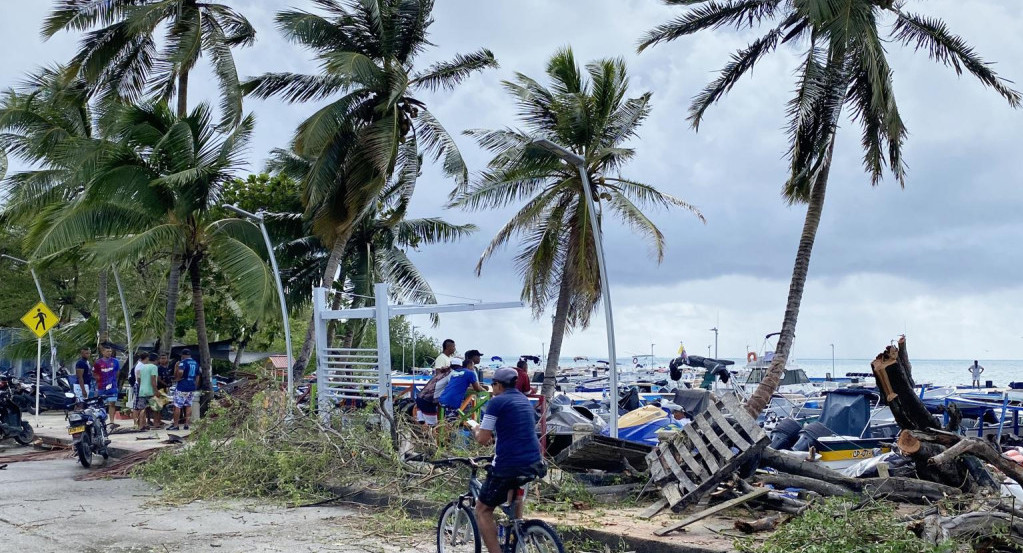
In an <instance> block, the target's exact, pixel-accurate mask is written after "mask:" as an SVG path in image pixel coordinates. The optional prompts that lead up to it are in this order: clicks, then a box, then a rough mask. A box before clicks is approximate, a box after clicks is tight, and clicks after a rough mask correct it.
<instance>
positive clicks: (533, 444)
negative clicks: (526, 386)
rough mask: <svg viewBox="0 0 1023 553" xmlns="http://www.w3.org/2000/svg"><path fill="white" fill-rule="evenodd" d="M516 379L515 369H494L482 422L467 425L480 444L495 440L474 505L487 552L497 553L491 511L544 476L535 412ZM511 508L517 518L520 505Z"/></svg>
mask: <svg viewBox="0 0 1023 553" xmlns="http://www.w3.org/2000/svg"><path fill="white" fill-rule="evenodd" d="M518 377H519V373H518V371H516V370H515V369H512V368H507V367H505V368H501V369H497V371H495V372H494V379H493V389H492V396H493V397H491V399H490V401H489V402H488V403H487V406H486V411H485V413H484V415H483V422H482V423H481V424H477V423H476V422H475V421H468V423H467V424H469V426H470V427H471V429H472V435H473V437H474V438H475V439H476V441H477V442H479V443H480V444H481V445H490V444H491V443H493V442H494V441H495V438H496V442H497V443H496V446H495V448H494V463H493V467H492V468H491V470H490V474H489V475H488V476H487V480H486V481H485V482H484V483H483V489H482V490H481V491H480V497H479V501H477V502H476V521H477V523H478V524H479V531H480V537H481V538H483V543H484V544H486V546H487V551H489V552H490V553H501V546H500V544H499V543H498V539H497V523H496V522H495V521H494V509H495V508H497V506H499V505H501V504H502V503H505V502H506V501H515V500H516V498H514V497H510V495H511V494H510V492H512V491H513V490H515V489H516V488H519V487H521V485H522V482H523V481H524V480H527V479H533V478H538V477H541V476H543V475H544V474H546V468H545V466H544V464H543V458H542V456H541V454H540V440H539V439H537V436H536V412H535V411H534V410H533V405H532V404H531V403H530V402H529V399H528V398H526V396H524V395H522V392H520V391H518V390H517V389H516V388H515V382H516V380H518ZM515 509H516V513H515V516H516V517H518V518H521V517H522V503H521V502H518V503H517V504H516V505H515Z"/></svg>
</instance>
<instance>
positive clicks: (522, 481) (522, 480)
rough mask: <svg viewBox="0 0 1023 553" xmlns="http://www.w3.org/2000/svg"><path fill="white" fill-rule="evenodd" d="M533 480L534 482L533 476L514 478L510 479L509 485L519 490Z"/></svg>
mask: <svg viewBox="0 0 1023 553" xmlns="http://www.w3.org/2000/svg"><path fill="white" fill-rule="evenodd" d="M533 480H536V477H535V476H516V477H515V478H512V480H511V485H512V487H515V488H521V487H522V486H525V485H526V484H528V483H530V482H532V481H533Z"/></svg>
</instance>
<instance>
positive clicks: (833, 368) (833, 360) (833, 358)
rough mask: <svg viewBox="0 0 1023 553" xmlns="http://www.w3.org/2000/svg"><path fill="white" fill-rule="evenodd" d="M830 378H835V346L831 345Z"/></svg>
mask: <svg viewBox="0 0 1023 553" xmlns="http://www.w3.org/2000/svg"><path fill="white" fill-rule="evenodd" d="M831 376H832V378H834V376H835V344H831Z"/></svg>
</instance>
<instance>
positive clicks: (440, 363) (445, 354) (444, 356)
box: [433, 338, 455, 369]
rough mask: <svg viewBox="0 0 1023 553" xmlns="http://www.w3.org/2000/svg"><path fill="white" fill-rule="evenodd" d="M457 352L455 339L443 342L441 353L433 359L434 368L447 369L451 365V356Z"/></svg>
mask: <svg viewBox="0 0 1023 553" xmlns="http://www.w3.org/2000/svg"><path fill="white" fill-rule="evenodd" d="M454 354H455V341H454V340H452V339H451V338H448V339H446V340H444V342H443V343H442V344H441V352H440V355H438V356H437V359H435V360H434V361H433V368H434V369H446V368H448V367H450V366H451V356H452V355H454Z"/></svg>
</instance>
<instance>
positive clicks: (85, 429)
mask: <svg viewBox="0 0 1023 553" xmlns="http://www.w3.org/2000/svg"><path fill="white" fill-rule="evenodd" d="M103 402H104V398H102V397H96V398H89V399H87V400H85V401H84V402H81V403H79V404H78V406H77V408H76V409H75V410H74V411H72V412H70V413H68V415H67V423H68V429H67V432H68V434H71V439H72V442H73V444H74V445H73V447H74V450H75V453H76V454H77V455H78V461H79V462H80V463H81V464H82V466H83V467H85V468H89V467H91V466H92V456H93V454H95V453H99V454H100V455H102V456H103V458H104V459H108V458H109V457H110V452H109V451H107V446H108V445H110V438H108V437H107V429H106V421H107V410H106V406H105V405H104V404H103Z"/></svg>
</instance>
